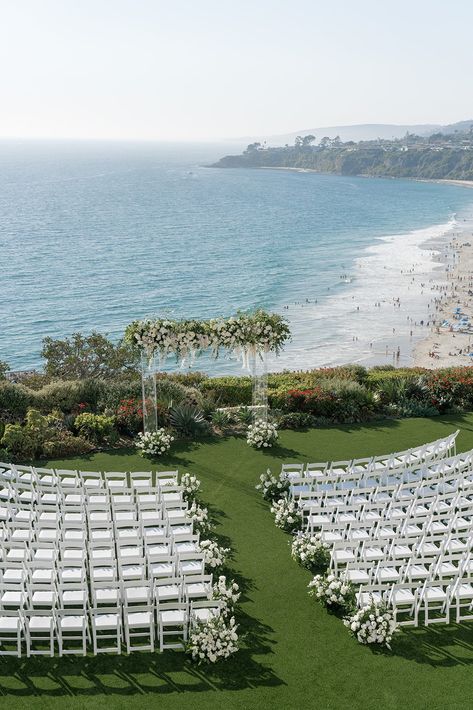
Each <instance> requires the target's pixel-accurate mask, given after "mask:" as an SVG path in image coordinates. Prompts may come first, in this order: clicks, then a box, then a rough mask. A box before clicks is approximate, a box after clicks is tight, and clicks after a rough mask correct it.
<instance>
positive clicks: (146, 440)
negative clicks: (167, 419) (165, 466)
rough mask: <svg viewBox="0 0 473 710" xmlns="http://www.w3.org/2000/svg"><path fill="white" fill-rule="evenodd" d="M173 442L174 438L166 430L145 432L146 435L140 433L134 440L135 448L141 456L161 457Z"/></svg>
mask: <svg viewBox="0 0 473 710" xmlns="http://www.w3.org/2000/svg"><path fill="white" fill-rule="evenodd" d="M173 441H174V437H173V436H172V435H171V434H169V433H168V432H167V431H166V429H158V430H157V431H147V432H146V434H142V433H141V432H140V433H139V434H138V436H137V438H136V440H135V446H136V448H137V449H139V451H140V454H141V455H142V456H162V455H163V454H165V453H166V451H169V449H170V448H171V444H172V442H173Z"/></svg>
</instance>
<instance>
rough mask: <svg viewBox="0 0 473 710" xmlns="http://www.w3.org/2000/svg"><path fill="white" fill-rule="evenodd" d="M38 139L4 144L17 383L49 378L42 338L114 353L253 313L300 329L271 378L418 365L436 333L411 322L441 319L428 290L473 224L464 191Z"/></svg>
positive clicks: (7, 321) (198, 149) (5, 301)
mask: <svg viewBox="0 0 473 710" xmlns="http://www.w3.org/2000/svg"><path fill="white" fill-rule="evenodd" d="M33 142H34V143H35V146H34V149H31V143H32V142H31V141H24V140H22V141H20V142H19V145H17V144H16V143H15V141H13V142H11V141H7V143H8V145H5V141H0V157H1V159H2V164H3V167H4V170H3V173H2V177H1V178H0V180H1V183H0V184H1V186H2V191H1V194H2V197H1V198H0V205H1V207H0V209H1V213H2V217H3V218H2V223H1V226H0V242H1V244H2V253H3V255H4V259H5V267H6V268H5V270H4V284H3V287H4V288H3V298H2V300H1V306H0V315H1V317H2V322H3V329H2V338H1V339H0V359H3V360H6V361H7V362H8V363H9V364H10V366H11V368H12V369H13V370H17V371H18V370H29V369H39V368H40V367H41V358H40V350H41V339H42V338H43V337H45V336H51V337H53V338H63V337H68V336H70V335H71V334H72V333H74V332H78V331H80V332H83V333H90V332H91V331H92V330H97V331H99V332H103V333H108V334H109V336H110V337H112V338H113V339H114V340H116V339H117V338H119V337H120V336H121V335H122V334H123V331H124V329H125V327H126V325H127V324H128V323H129V322H131V321H132V320H135V319H137V318H143V317H147V316H149V317H152V316H153V315H170V316H172V317H176V318H185V317H196V318H208V317H213V316H219V315H225V316H228V315H231V314H232V313H233V312H235V311H236V310H238V309H243V310H248V309H253V308H256V307H265V308H269V309H271V310H275V311H277V312H279V313H281V314H282V315H285V316H287V317H288V318H289V321H290V325H291V329H292V333H293V337H292V341H291V343H290V344H289V345H288V347H287V348H286V350H285V351H284V352H283V354H282V355H281V357H280V358H278V359H277V360H275V361H271V362H270V369H272V370H276V369H302V368H306V367H307V368H310V367H321V366H332V365H335V364H344V363H348V362H359V363H361V364H368V365H371V364H383V363H391V362H393V359H394V364H410V362H411V360H412V349H413V347H414V345H415V343H416V342H417V341H418V340H419V338H421V337H422V335H423V331H422V329H421V328H420V326H419V327H418V326H414V327H410V322H409V321H408V318H412V321H413V322H418V323H420V321H427V319H428V316H429V313H428V304H429V300H430V298H431V294H429V289H428V288H424V289H422V287H421V286H420V285H421V284H422V283H428V282H429V280H430V279H439V278H441V275H440V274H439V259H441V257H442V250H443V249H444V247H445V244H446V243H447V242H448V239H449V238H450V237H451V236H452V234H453V233H454V232H455V229H459V227H460V226H461V225H462V223H463V220H465V219H466V220H470V219H471V215H472V214H473V192H472V193H469V191H468V190H466V189H465V188H463V187H461V186H456V185H448V184H439V183H435V182H427V181H425V182H424V181H411V180H405V179H402V180H397V179H396V180H393V179H384V178H370V179H369V180H367V179H365V178H362V177H343V176H335V175H321V174H318V173H298V172H295V171H280V170H245V169H231V170H217V169H209V168H206V167H204V165H205V164H209V163H210V162H212V160H215V159H217V158H218V157H220V156H221V155H222V151H223V150H224V148H225V145H224V144H215V145H213V144H207V143H206V144H195V145H193V146H190V145H189V144H180V145H179V146H178V147H177V148H176V145H175V144H173V145H172V146H170V145H169V144H167V145H166V147H163V145H162V144H151V143H149V142H143V143H129V142H126V143H116V142H113V143H109V142H106V143H103V142H100V141H93V142H90V141H80V142H68V141H64V142H63V141H59V142H48V141H36V142H35V141H33ZM233 147H235V146H234V144H233ZM227 148H228V145H227ZM455 220H456V221H455ZM432 240H433V242H432ZM429 243H430V244H431V246H430V248H429V246H428V245H429ZM426 244H427V248H426ZM384 266H388V267H389V268H388V269H385V268H384ZM410 268H413V269H414V272H413V274H412V278H413V279H414V281H413V282H412V283H410V281H409V278H408V277H407V276H406V273H407V271H408V270H409V269H410ZM401 271H403V272H405V273H404V275H403V276H404V277H405V278H401V274H400V272H401ZM422 291H423V292H422ZM395 298H399V299H400V306H399V307H397V306H395V305H393V299H395ZM378 301H379V302H380V303H381V305H380V306H378V305H375V304H376V303H377V302H378ZM393 328H394V329H395V332H394V333H393V332H392V329H393ZM411 330H413V331H414V333H413V335H412V336H411V335H410V331H411ZM386 347H387V348H388V353H387V354H386ZM398 348H400V350H401V352H400V355H399V356H398V357H397V356H396V353H397V349H398ZM168 366H169V368H170V369H172V368H173V367H174V364H173V363H171V362H169V364H168ZM194 369H199V370H201V369H202V370H204V371H206V372H208V373H209V374H211V375H218V374H227V373H232V374H239V373H241V365H240V364H239V363H237V362H234V361H228V360H223V359H222V360H218V361H216V362H214V361H212V360H210V359H209V358H202V359H199V360H197V361H196V363H195V364H194Z"/></svg>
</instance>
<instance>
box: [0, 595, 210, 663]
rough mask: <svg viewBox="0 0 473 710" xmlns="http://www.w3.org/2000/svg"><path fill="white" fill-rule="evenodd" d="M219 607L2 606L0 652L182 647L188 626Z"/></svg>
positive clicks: (194, 604)
mask: <svg viewBox="0 0 473 710" xmlns="http://www.w3.org/2000/svg"><path fill="white" fill-rule="evenodd" d="M220 613H221V603H220V602H219V601H217V600H199V601H191V602H180V601H172V602H162V603H160V604H159V605H156V604H154V603H145V604H140V605H133V606H128V605H126V604H122V603H120V602H118V603H116V604H113V605H112V604H111V605H109V606H105V607H93V608H88V609H86V608H83V607H81V608H51V609H30V610H27V609H24V608H18V609H14V610H5V609H1V610H0V644H1V646H2V649H6V650H2V655H12V656H17V657H18V658H21V657H22V655H25V654H26V656H27V657H30V656H38V655H42V656H50V657H53V656H54V655H55V653H56V651H57V652H58V654H59V656H64V655H71V654H74V655H81V656H85V655H86V654H87V652H88V651H90V652H92V653H93V654H94V655H97V654H99V653H116V654H120V653H122V652H123V651H125V652H126V653H131V652H132V651H150V652H153V651H154V650H155V648H156V645H157V644H158V647H159V650H160V651H163V650H165V649H167V648H182V647H183V645H184V644H185V642H186V640H187V638H188V633H189V628H192V627H193V625H194V624H195V623H196V622H198V621H206V620H208V619H209V618H211V617H212V616H218V615H219V614H220Z"/></svg>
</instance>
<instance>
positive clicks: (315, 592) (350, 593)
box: [308, 574, 355, 614]
mask: <svg viewBox="0 0 473 710" xmlns="http://www.w3.org/2000/svg"><path fill="white" fill-rule="evenodd" d="M308 587H309V594H310V596H311V597H314V599H317V601H319V602H320V603H321V604H323V606H325V607H327V609H330V610H331V611H342V612H344V613H345V614H349V613H350V612H351V611H352V610H353V609H354V606H355V588H354V587H353V584H352V583H351V582H350V581H349V580H347V579H345V577H336V576H335V575H334V574H327V575H320V574H316V575H315V577H314V578H313V580H312V581H311V582H309V585H308Z"/></svg>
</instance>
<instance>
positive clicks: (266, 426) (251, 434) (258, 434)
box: [246, 419, 278, 449]
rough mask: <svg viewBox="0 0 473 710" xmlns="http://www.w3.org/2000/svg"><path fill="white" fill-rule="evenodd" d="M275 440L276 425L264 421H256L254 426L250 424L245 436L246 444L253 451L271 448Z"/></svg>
mask: <svg viewBox="0 0 473 710" xmlns="http://www.w3.org/2000/svg"><path fill="white" fill-rule="evenodd" d="M277 439H278V430H277V426H276V424H272V423H271V422H266V421H264V419H256V420H255V423H254V424H250V426H249V427H248V431H247V434H246V443H247V444H248V445H249V446H253V447H254V448H255V449H267V448H271V446H272V445H273V444H274V443H276V441H277Z"/></svg>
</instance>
